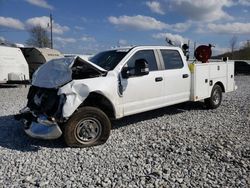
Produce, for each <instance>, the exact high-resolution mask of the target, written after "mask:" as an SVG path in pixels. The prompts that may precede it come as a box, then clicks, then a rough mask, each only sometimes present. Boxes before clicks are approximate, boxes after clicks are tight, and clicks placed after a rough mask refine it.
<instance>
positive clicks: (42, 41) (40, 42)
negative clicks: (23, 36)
mask: <svg viewBox="0 0 250 188" xmlns="http://www.w3.org/2000/svg"><path fill="white" fill-rule="evenodd" d="M29 33H30V38H29V39H28V40H27V42H26V43H27V44H28V45H31V46H35V47H39V48H45V47H50V40H49V37H48V33H47V31H46V30H45V29H44V28H42V27H41V26H35V27H33V28H31V29H30V30H29Z"/></svg>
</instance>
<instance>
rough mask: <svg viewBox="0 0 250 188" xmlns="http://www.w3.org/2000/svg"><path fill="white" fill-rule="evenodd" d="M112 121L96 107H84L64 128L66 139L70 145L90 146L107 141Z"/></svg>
mask: <svg viewBox="0 0 250 188" xmlns="http://www.w3.org/2000/svg"><path fill="white" fill-rule="evenodd" d="M110 130H111V123H110V120H109V118H108V117H107V115H106V114H105V113H104V112H103V111H101V110H100V109H98V108H96V107H82V108H80V109H79V110H78V111H77V112H75V113H74V114H73V115H72V117H71V118H70V119H69V121H68V122H67V123H66V125H65V128H64V140H65V142H66V144H67V145H68V146H70V147H90V146H95V145H100V144H103V143H105V142H106V141H107V139H108V137H109V135H110Z"/></svg>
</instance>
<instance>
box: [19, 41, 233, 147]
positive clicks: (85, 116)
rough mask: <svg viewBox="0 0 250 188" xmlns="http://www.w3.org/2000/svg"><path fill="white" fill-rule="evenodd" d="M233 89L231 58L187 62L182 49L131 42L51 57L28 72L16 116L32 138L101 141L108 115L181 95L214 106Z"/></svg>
mask: <svg viewBox="0 0 250 188" xmlns="http://www.w3.org/2000/svg"><path fill="white" fill-rule="evenodd" d="M235 89H236V86H235V82H234V62H230V61H218V62H209V63H201V62H198V61H193V62H189V63H188V62H187V61H186V57H185V56H184V54H183V52H182V50H181V49H180V48H178V47H168V46H136V47H130V48H120V49H112V50H109V51H104V52H101V53H99V54H97V55H95V56H94V57H92V58H91V59H90V60H86V59H82V58H80V57H79V56H77V57H74V58H62V59H55V60H51V61H49V62H48V63H46V64H44V65H43V66H41V67H40V68H39V69H38V70H37V71H36V72H35V73H34V75H33V81H32V86H31V87H30V90H29V93H28V97H27V98H28V104H27V106H26V107H25V108H23V109H22V110H21V111H20V112H21V113H20V114H19V115H17V116H16V118H17V119H23V120H24V130H25V132H26V133H27V134H28V135H29V136H31V137H34V138H41V139H56V138H59V137H60V136H61V135H62V132H63V133H64V134H63V136H64V139H65V141H66V144H67V145H68V146H73V147H87V146H94V145H98V144H102V143H104V142H106V140H107V139H108V137H109V134H110V130H111V121H110V120H112V119H119V118H122V117H124V116H128V115H132V114H136V113H140V112H145V111H148V110H153V109H157V108H162V107H165V106H169V105H173V104H177V103H182V102H186V101H200V100H203V99H204V101H205V104H206V106H207V107H208V108H212V109H214V108H217V107H219V106H220V104H221V101H222V93H223V92H230V91H234V90H235Z"/></svg>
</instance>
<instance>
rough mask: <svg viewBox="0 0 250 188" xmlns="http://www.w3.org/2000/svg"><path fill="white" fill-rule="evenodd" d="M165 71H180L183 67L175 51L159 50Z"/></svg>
mask: <svg viewBox="0 0 250 188" xmlns="http://www.w3.org/2000/svg"><path fill="white" fill-rule="evenodd" d="M161 54H162V58H163V61H164V64H165V69H180V68H182V67H183V62H182V59H181V56H180V54H179V52H178V51H176V50H161Z"/></svg>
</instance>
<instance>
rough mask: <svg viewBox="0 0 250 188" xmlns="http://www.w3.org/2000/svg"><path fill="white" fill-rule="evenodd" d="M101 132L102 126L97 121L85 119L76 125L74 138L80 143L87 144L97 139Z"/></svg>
mask: <svg viewBox="0 0 250 188" xmlns="http://www.w3.org/2000/svg"><path fill="white" fill-rule="evenodd" d="M101 131H102V126H101V123H100V121H99V120H98V119H96V118H85V119H82V120H81V121H79V122H78V124H77V125H76V129H75V137H76V139H77V140H78V141H79V142H80V143H83V144H89V143H93V142H95V141H96V140H98V139H99V137H100V135H101Z"/></svg>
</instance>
